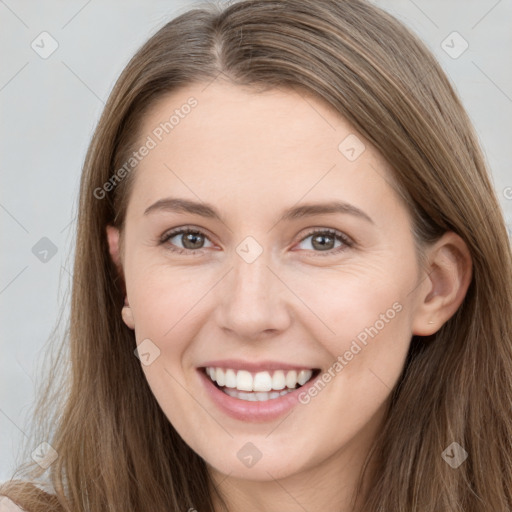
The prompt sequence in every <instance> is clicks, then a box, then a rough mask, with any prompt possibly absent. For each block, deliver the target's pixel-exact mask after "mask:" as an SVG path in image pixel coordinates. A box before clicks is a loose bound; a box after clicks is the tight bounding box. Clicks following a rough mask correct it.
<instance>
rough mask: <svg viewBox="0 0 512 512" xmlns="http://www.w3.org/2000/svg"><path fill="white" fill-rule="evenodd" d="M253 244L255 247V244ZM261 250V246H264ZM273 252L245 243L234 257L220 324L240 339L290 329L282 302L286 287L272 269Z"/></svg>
mask: <svg viewBox="0 0 512 512" xmlns="http://www.w3.org/2000/svg"><path fill="white" fill-rule="evenodd" d="M251 244H252V245H251ZM260 247H261V246H260ZM269 255H270V251H263V248H262V247H261V250H259V249H258V248H257V247H256V245H255V244H254V241H251V240H248V241H247V243H246V244H245V243H244V242H242V243H241V244H240V245H239V246H238V247H237V248H236V253H234V254H233V259H232V267H233V268H232V271H231V272H230V273H229V274H228V275H227V276H226V282H225V284H224V286H223V287H222V292H221V296H222V297H221V300H220V305H219V317H218V319H219V325H220V326H221V327H223V328H227V329H229V330H231V331H236V332H237V333H238V334H239V335H240V336H244V337H247V338H250V337H256V336H258V334H259V333H261V332H262V331H265V330H280V329H284V328H285V327H286V324H287V322H288V315H287V312H286V309H287V308H286V307H285V305H284V304H283V303H282V302H281V301H282V293H281V292H282V290H280V289H279V287H280V286H281V287H282V286H283V285H282V283H280V281H279V279H277V278H276V276H275V275H274V273H273V272H272V271H271V270H270V268H269V267H271V266H272V262H271V261H270V257H269Z"/></svg>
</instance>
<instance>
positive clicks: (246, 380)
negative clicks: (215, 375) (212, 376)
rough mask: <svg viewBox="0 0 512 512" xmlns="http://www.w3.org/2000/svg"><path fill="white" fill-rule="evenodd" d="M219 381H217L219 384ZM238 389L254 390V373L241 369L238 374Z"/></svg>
mask: <svg viewBox="0 0 512 512" xmlns="http://www.w3.org/2000/svg"><path fill="white" fill-rule="evenodd" d="M218 383H219V382H218V381H217V384H218ZM236 389H238V390H240V391H253V389H252V375H251V374H250V373H249V372H247V371H245V370H240V371H239V372H238V373H237V374H236Z"/></svg>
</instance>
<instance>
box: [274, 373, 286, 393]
mask: <svg viewBox="0 0 512 512" xmlns="http://www.w3.org/2000/svg"><path fill="white" fill-rule="evenodd" d="M285 387H286V378H285V376H284V372H283V370H277V372H274V375H273V376H272V389H284V388H285Z"/></svg>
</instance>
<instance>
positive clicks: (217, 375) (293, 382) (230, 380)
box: [206, 366, 313, 400]
mask: <svg viewBox="0 0 512 512" xmlns="http://www.w3.org/2000/svg"><path fill="white" fill-rule="evenodd" d="M206 374H207V375H208V376H209V377H210V379H211V380H212V381H214V382H216V383H217V384H218V385H219V386H221V387H224V386H225V387H226V388H227V389H228V390H229V388H231V389H233V388H236V390H238V391H242V392H244V391H247V392H252V391H255V392H256V393H254V394H252V393H251V394H250V396H251V398H248V397H246V398H243V399H244V400H258V398H257V397H256V398H255V397H254V396H253V395H258V393H259V394H260V395H261V396H263V395H265V396H266V397H267V398H265V400H268V399H269V397H268V395H269V393H268V392H270V391H271V392H272V393H270V395H274V392H276V391H281V390H285V391H286V392H287V391H288V390H293V389H295V388H296V387H297V384H298V385H300V386H303V385H304V384H305V383H306V382H308V380H310V379H311V377H312V375H313V371H312V370H300V371H299V372H297V371H296V370H290V371H286V370H276V371H274V372H273V374H272V372H268V371H263V372H257V373H255V374H252V373H250V372H248V371H247V370H238V371H236V370H233V369H231V368H227V369H225V368H214V367H211V366H209V367H207V368H206ZM225 391H226V390H225ZM226 392H227V391H226ZM228 394H230V393H228ZM242 394H244V393H242ZM245 394H247V393H245ZM278 396H279V395H278ZM270 398H274V396H271V397H270ZM275 398H277V396H275Z"/></svg>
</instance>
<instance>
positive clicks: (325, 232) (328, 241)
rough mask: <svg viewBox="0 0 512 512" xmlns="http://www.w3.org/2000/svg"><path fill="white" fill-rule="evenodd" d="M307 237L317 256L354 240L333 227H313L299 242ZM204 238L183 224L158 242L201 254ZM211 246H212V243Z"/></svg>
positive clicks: (199, 232) (174, 250)
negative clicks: (178, 242) (177, 242)
mask: <svg viewBox="0 0 512 512" xmlns="http://www.w3.org/2000/svg"><path fill="white" fill-rule="evenodd" d="M174 238H176V239H177V240H178V241H180V242H181V244H182V247H179V246H177V245H176V242H172V240H173V239H174ZM308 238H311V243H310V246H311V248H312V250H313V252H316V253H325V254H316V255H318V256H330V255H332V254H337V253H339V252H341V251H344V250H346V249H347V248H349V247H352V246H353V245H354V242H353V241H352V240H351V239H350V238H349V237H348V236H346V235H345V234H343V233H341V232H340V231H337V230H335V229H315V230H313V231H310V233H309V234H308V235H307V236H306V237H305V238H303V239H302V240H301V241H300V243H304V242H305V241H306V240H307V239H308ZM205 240H208V241H209V238H208V237H207V235H206V234H205V233H203V232H202V231H200V230H198V229H195V228H191V227H187V226H185V227H182V228H177V229H173V230H171V231H168V232H166V233H164V234H163V235H162V237H161V238H160V239H159V243H160V244H161V245H163V244H165V245H167V248H168V249H169V250H170V251H172V252H175V253H177V254H190V255H192V254H193V255H201V254H203V252H204V251H203V249H204V248H205V247H204V243H205ZM336 241H338V242H340V245H339V246H338V247H334V245H335V244H336ZM210 243H211V242H210ZM333 244H334V245H333ZM211 246H213V244H212V245H211ZM211 246H210V247H211Z"/></svg>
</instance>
